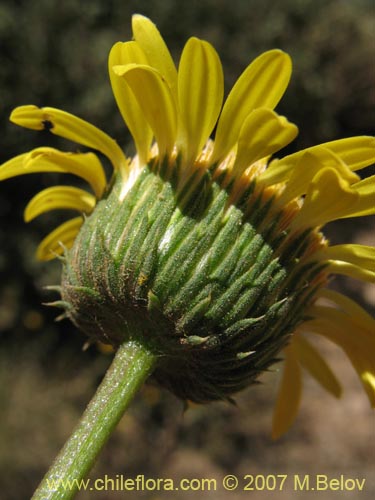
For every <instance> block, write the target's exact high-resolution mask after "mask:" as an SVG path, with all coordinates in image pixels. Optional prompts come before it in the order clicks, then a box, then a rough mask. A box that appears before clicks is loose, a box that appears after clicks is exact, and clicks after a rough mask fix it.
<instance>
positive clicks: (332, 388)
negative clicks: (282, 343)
mask: <svg viewBox="0 0 375 500" xmlns="http://www.w3.org/2000/svg"><path fill="white" fill-rule="evenodd" d="M292 344H293V346H294V349H295V352H296V354H297V357H298V360H299V362H300V363H301V365H302V366H303V368H305V369H306V370H307V371H308V372H309V373H310V375H312V377H314V378H315V380H317V381H318V382H319V383H320V385H321V386H322V387H323V388H324V389H325V390H326V391H327V392H329V393H330V394H332V395H333V396H335V397H336V398H339V397H340V396H341V392H342V391H341V386H340V383H339V381H338V380H337V378H336V376H335V375H334V373H333V372H332V370H331V369H330V367H329V366H328V365H327V363H326V362H325V361H324V359H323V358H322V356H321V355H320V354H319V352H318V351H317V350H316V349H315V347H313V346H312V345H311V344H310V342H308V341H307V340H306V339H305V338H304V337H303V336H302V335H300V334H296V335H293V339H292Z"/></svg>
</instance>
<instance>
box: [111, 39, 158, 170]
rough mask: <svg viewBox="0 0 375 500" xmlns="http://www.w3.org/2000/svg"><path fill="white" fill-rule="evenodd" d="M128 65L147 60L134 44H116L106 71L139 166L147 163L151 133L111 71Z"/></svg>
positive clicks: (121, 80) (120, 80) (125, 86)
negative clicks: (132, 140) (136, 153)
mask: <svg viewBox="0 0 375 500" xmlns="http://www.w3.org/2000/svg"><path fill="white" fill-rule="evenodd" d="M128 63H137V64H147V58H146V56H145V54H144V53H143V51H142V49H141V48H140V47H139V45H138V44H137V43H136V42H126V43H122V42H118V43H116V44H115V45H114V46H113V47H112V49H111V52H110V53H109V58H108V69H109V77H110V80H111V85H112V90H113V94H114V96H115V99H116V102H117V106H118V107H119V110H120V113H121V115H122V117H123V119H124V121H125V123H126V125H127V126H128V128H129V130H130V133H131V134H132V136H133V139H134V142H135V146H136V149H137V152H138V156H139V159H140V163H141V164H145V163H147V160H148V154H149V149H150V145H151V140H152V131H151V128H150V127H149V125H148V123H147V121H146V118H145V117H144V115H143V112H142V111H141V108H140V106H139V104H138V102H137V100H136V98H135V97H134V94H133V92H132V91H131V90H130V87H129V86H128V84H127V83H126V81H125V80H124V78H121V77H119V76H118V75H116V74H115V73H114V71H113V67H114V66H118V65H125V64H128Z"/></svg>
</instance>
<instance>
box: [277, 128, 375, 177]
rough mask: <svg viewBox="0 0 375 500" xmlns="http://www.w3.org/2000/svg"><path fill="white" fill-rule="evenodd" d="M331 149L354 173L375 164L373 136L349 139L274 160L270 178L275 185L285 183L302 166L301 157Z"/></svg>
mask: <svg viewBox="0 0 375 500" xmlns="http://www.w3.org/2000/svg"><path fill="white" fill-rule="evenodd" d="M322 147H323V148H325V149H329V151H331V152H332V153H333V154H335V155H336V156H338V157H339V158H340V160H341V161H342V162H343V163H345V164H346V165H347V166H348V167H349V168H350V170H352V171H353V172H354V171H356V170H360V169H362V168H365V167H368V166H369V165H372V164H373V163H374V162H375V138H374V137H371V136H359V137H349V138H347V139H339V140H337V141H331V142H325V143H323V144H320V145H318V146H312V147H310V148H307V149H302V150H301V151H297V153H293V154H291V155H288V156H285V157H284V158H282V159H281V160H274V161H273V162H271V163H270V165H269V167H268V170H269V171H268V174H267V175H268V177H269V179H271V178H272V182H273V183H274V184H276V183H278V182H285V181H286V180H287V179H289V177H290V175H291V174H292V172H293V171H294V168H297V166H298V165H300V166H301V167H302V168H303V164H302V163H300V159H301V157H302V156H303V155H304V154H305V153H306V152H309V153H315V152H316V151H318V150H320V149H321V148H322Z"/></svg>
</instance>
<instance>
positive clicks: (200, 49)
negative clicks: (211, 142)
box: [178, 38, 224, 164]
mask: <svg viewBox="0 0 375 500" xmlns="http://www.w3.org/2000/svg"><path fill="white" fill-rule="evenodd" d="M192 68H194V70H193V71H192ZM223 96H224V75H223V69H222V66H221V62H220V59H219V56H218V55H217V53H216V51H215V49H214V48H213V47H212V45H210V44H209V43H207V42H204V41H202V40H198V39H197V38H190V40H188V42H187V43H186V45H185V47H184V50H183V52H182V55H181V60H180V65H179V68H178V106H179V113H180V119H181V128H182V130H181V131H180V134H179V136H180V139H179V142H180V144H181V149H182V150H183V152H184V156H185V159H186V163H187V164H189V163H192V162H193V161H194V160H195V158H196V157H197V156H198V153H199V152H200V151H201V150H202V148H203V146H204V145H205V143H206V141H207V139H208V138H209V135H210V134H211V132H212V130H213V128H214V126H215V124H216V121H217V118H218V116H219V113H220V109H221V106H222V102H223Z"/></svg>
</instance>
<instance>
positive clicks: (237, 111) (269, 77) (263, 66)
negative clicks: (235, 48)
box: [211, 50, 292, 162]
mask: <svg viewBox="0 0 375 500" xmlns="http://www.w3.org/2000/svg"><path fill="white" fill-rule="evenodd" d="M291 70H292V63H291V60H290V57H289V56H288V55H287V54H285V53H284V52H282V51H281V50H270V51H269V52H265V53H264V54H262V55H261V56H259V57H257V58H256V59H255V60H254V61H253V62H252V63H251V64H250V65H249V66H248V67H247V68H246V69H245V71H244V72H243V73H242V75H241V76H240V77H239V79H238V80H237V82H236V83H235V85H234V87H233V89H232V90H231V92H230V93H229V95H228V97H227V99H226V101H225V104H224V108H223V111H222V113H221V116H220V118H219V122H218V124H217V131H216V135H215V148H214V152H213V155H212V159H211V160H212V162H215V161H218V160H220V159H222V158H223V157H224V156H225V155H226V154H227V153H229V151H230V150H231V149H232V148H233V146H234V145H235V144H236V142H237V140H238V135H239V132H240V129H241V127H242V125H243V123H244V121H245V119H246V118H247V116H248V115H249V114H250V113H251V112H252V111H253V110H254V109H256V108H261V107H265V108H270V109H273V108H274V107H275V106H276V105H277V103H278V102H279V100H280V99H281V97H282V96H283V94H284V92H285V89H286V87H287V85H288V83H289V79H290V75H291Z"/></svg>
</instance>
